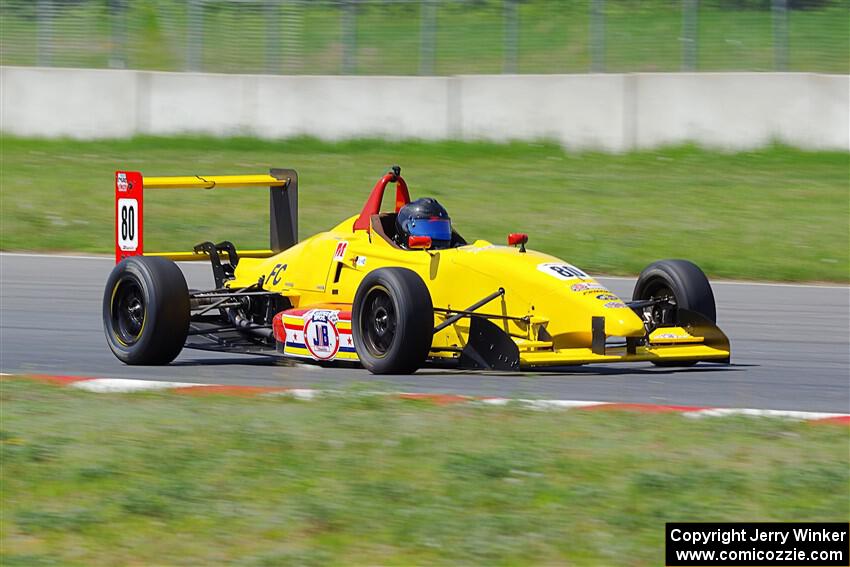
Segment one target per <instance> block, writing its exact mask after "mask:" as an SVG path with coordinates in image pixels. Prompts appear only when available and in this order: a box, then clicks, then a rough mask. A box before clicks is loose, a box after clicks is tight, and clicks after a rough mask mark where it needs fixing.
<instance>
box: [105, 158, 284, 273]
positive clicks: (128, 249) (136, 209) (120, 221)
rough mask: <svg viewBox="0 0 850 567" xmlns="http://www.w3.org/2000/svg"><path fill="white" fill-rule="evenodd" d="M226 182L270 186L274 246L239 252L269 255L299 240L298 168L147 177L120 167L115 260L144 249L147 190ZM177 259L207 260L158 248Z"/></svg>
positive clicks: (203, 186)
mask: <svg viewBox="0 0 850 567" xmlns="http://www.w3.org/2000/svg"><path fill="white" fill-rule="evenodd" d="M226 187H268V188H269V249H268V250H240V251H239V256H240V257H247V258H251V257H254V258H264V257H268V256H271V255H273V254H276V253H278V252H281V251H283V250H286V249H287V248H289V247H291V246H294V245H295V243H296V242H298V173H297V172H296V171H295V170H294V169H271V170H269V173H268V174H258V175H212V176H206V175H205V176H201V175H193V176H185V177H144V176H143V175H142V174H141V173H140V172H138V171H116V172H115V262H116V263H117V262H120V261H121V260H123V259H124V258H127V257H128V256H141V255H143V254H145V251H144V238H143V237H144V222H143V221H144V215H143V211H144V191H145V189H218V188H226ZM147 255H148V256H164V257H166V258H171V259H172V260H175V261H177V260H206V259H207V255H206V254H204V253H202V252H201V253H199V252H153V253H150V252H149V253H147Z"/></svg>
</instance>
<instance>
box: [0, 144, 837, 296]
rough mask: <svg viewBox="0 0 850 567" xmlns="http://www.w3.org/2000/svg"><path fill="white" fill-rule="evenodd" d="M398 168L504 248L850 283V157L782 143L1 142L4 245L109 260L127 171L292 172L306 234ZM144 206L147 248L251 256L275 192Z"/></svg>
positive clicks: (0, 241)
mask: <svg viewBox="0 0 850 567" xmlns="http://www.w3.org/2000/svg"><path fill="white" fill-rule="evenodd" d="M393 163H400V164H401V165H402V167H403V175H404V176H405V178H406V179H407V180H408V182H409V184H410V187H411V191H412V194H413V196H414V197H419V196H425V195H431V196H434V197H436V198H438V199H439V200H440V201H441V202H442V203H443V204H444V205H445V206H446V207H447V208H448V210H449V212H450V213H451V215H452V217H453V219H454V222H455V225H456V227H457V228H458V229H459V230H460V232H461V234H463V235H465V236H466V237H467V239H470V238H484V239H489V240H492V241H494V242H497V243H502V242H504V240H505V235H506V234H507V233H508V232H511V231H524V232H528V233H529V234H530V245H531V247H533V248H535V249H539V250H543V251H545V252H549V253H551V254H554V255H556V256H559V257H563V258H565V259H567V260H569V261H571V262H572V263H575V264H577V265H579V266H582V267H585V268H586V269H589V270H591V271H595V272H602V273H615V274H633V273H637V272H639V271H640V270H641V269H642V268H643V267H644V266H645V265H647V264H648V263H649V262H651V261H653V260H657V259H661V258H675V257H684V258H689V259H691V260H693V261H695V262H697V263H698V264H699V265H701V266H702V267H703V268H704V269H705V270H706V271H707V272H708V273H710V274H711V275H713V276H721V277H729V278H765V279H773V280H829V281H839V282H846V281H848V279H849V278H850V273H848V272H850V267H848V246H847V245H848V239H850V235H848V222H850V221H848V208H850V204H849V202H850V191H848V175H850V155H848V154H847V153H841V152H836V153H826V152H824V153H809V152H803V151H798V150H793V149H789V148H784V147H773V148H769V149H765V150H759V151H754V152H746V153H735V154H727V153H720V152H713V151H704V150H701V149H698V148H694V147H679V148H673V149H667V150H660V151H645V152H636V153H631V154H626V155H608V154H602V153H567V152H565V151H563V150H562V149H561V148H560V147H558V146H557V145H555V144H529V143H523V144H519V143H516V144H506V145H497V144H484V143H459V142H442V143H424V142H398V143H390V142H380V141H368V140H367V141H354V142H344V143H336V144H330V143H322V142H318V141H315V140H291V141H282V142H267V141H259V140H253V139H228V140H219V139H191V138H172V139H162V138H138V139H134V140H129V141H103V142H72V141H43V140H23V139H15V138H10V137H5V138H3V139H2V150H1V151H0V248H2V249H4V250H46V251H60V250H68V251H84V252H104V253H108V252H110V251H111V250H112V249H113V215H114V212H113V207H114V205H113V172H114V171H115V170H116V169H119V168H121V169H138V170H140V171H142V172H144V173H145V174H147V175H178V174H182V175H187V174H196V173H197V174H207V175H209V174H226V173H262V172H265V171H267V170H268V167H269V166H278V167H294V168H296V169H297V170H298V171H299V174H300V195H299V197H300V232H301V236H302V237H306V236H309V235H311V234H314V233H315V232H317V231H321V230H326V229H328V228H330V227H332V226H334V225H335V224H337V223H338V222H339V221H341V220H342V219H344V218H346V217H348V216H350V215H352V214H355V213H356V212H357V211H359V210H360V208H361V207H362V206H363V202H364V201H365V199H366V197H367V196H368V194H369V191H370V190H371V188H372V186H373V185H374V183H375V181H376V180H377V178H378V177H379V176H380V175H381V174H382V173H383V172H385V171H386V168H387V167H388V166H389V165H390V164H393ZM387 201H388V202H389V201H390V198H388V199H387ZM145 206H146V213H145V214H146V224H145V234H146V237H145V240H146V249H147V250H150V251H154V250H165V249H170V250H173V249H177V250H189V249H191V246H192V245H194V244H196V243H198V242H201V241H203V240H216V241H218V240H221V239H225V238H227V239H230V240H232V241H234V242H235V243H236V245H237V246H238V247H240V248H243V249H249V248H255V247H265V246H267V243H268V240H267V239H268V236H267V235H268V228H267V227H268V197H267V195H266V194H265V191H263V190H220V191H177V192H168V193H164V192H148V194H147V198H146V203H145Z"/></svg>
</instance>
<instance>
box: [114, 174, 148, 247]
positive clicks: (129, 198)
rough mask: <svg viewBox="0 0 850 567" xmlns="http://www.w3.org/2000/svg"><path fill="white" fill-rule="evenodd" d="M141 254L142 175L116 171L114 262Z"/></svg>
mask: <svg viewBox="0 0 850 567" xmlns="http://www.w3.org/2000/svg"><path fill="white" fill-rule="evenodd" d="M142 253H143V247H142V174H141V173H138V172H135V171H116V172H115V261H116V262H120V261H121V260H123V259H124V258H126V257H127V256H137V255H140V254H142Z"/></svg>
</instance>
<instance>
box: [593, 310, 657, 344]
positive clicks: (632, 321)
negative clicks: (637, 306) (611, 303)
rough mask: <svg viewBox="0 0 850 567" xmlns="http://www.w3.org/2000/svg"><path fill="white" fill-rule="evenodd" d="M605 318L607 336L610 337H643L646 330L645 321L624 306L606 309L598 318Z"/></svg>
mask: <svg viewBox="0 0 850 567" xmlns="http://www.w3.org/2000/svg"><path fill="white" fill-rule="evenodd" d="M599 315H601V316H603V317H605V334H606V335H608V336H610V337H642V336H643V335H644V334H645V333H646V330H645V329H644V327H643V321H641V320H640V317H638V316H637V314H635V312H634V311H632V310H631V309H629V308H628V307H626V306H625V304H623V307H613V308H605V309H604V311H602V312H600V313H597V316H599Z"/></svg>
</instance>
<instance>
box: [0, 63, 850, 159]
mask: <svg viewBox="0 0 850 567" xmlns="http://www.w3.org/2000/svg"><path fill="white" fill-rule="evenodd" d="M0 95H2V96H0V128H2V131H3V132H7V133H11V134H16V135H21V136H43V137H61V136H67V137H72V138H81V139H91V138H115V137H126V136H132V135H134V134H177V133H200V134H212V135H217V136H226V135H234V134H242V135H255V136H260V137H265V138H283V137H290V136H297V135H309V136H316V137H318V138H322V139H327V140H339V139H345V138H359V137H380V138H388V139H405V138H420V139H426V140H439V139H464V140H481V139H484V140H493V141H508V140H535V139H544V138H545V139H550V140H556V141H558V142H560V143H561V144H563V145H564V146H565V147H568V148H571V149H599V150H607V151H615V152H619V151H627V150H629V149H634V148H652V147H657V146H660V145H669V144H677V143H682V142H696V143H698V144H701V145H704V146H707V147H719V148H728V149H743V148H753V147H758V146H762V145H764V144H767V143H770V142H772V141H780V142H784V143H787V144H790V145H794V146H798V147H802V148H812V149H824V148H831V149H840V150H850V77H848V76H847V75H819V74H812V73H640V74H599V75H593V74H589V75H469V76H456V77H342V76H341V77H312V76H295V77H291V76H259V75H215V74H200V73H160V72H148V71H113V70H100V69H57V68H32V67H0Z"/></svg>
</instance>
